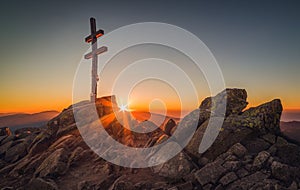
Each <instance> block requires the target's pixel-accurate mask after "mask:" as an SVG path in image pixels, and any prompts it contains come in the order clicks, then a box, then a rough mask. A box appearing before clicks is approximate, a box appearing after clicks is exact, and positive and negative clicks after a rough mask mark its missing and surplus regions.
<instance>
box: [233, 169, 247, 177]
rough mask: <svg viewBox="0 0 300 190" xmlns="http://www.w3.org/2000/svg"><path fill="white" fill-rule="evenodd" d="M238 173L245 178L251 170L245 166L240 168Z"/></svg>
mask: <svg viewBox="0 0 300 190" xmlns="http://www.w3.org/2000/svg"><path fill="white" fill-rule="evenodd" d="M236 174H237V175H238V176H239V178H243V177H245V176H247V175H248V174H249V172H248V171H247V170H245V169H244V168H241V169H239V170H238V171H237V172H236Z"/></svg>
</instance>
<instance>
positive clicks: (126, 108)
mask: <svg viewBox="0 0 300 190" xmlns="http://www.w3.org/2000/svg"><path fill="white" fill-rule="evenodd" d="M119 108H120V111H122V112H124V111H130V109H129V108H128V104H126V105H123V104H121V105H120V106H119Z"/></svg>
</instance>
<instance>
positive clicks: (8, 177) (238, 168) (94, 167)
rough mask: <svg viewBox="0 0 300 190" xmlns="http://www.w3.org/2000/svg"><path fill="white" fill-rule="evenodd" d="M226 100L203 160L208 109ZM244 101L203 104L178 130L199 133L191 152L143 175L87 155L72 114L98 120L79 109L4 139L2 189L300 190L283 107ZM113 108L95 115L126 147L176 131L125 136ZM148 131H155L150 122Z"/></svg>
mask: <svg viewBox="0 0 300 190" xmlns="http://www.w3.org/2000/svg"><path fill="white" fill-rule="evenodd" d="M226 96H227V106H226V114H225V116H226V118H225V120H224V123H223V126H222V128H221V129H220V133H219V135H218V137H217V139H216V141H215V142H214V143H213V145H212V146H211V147H210V148H209V149H208V150H207V151H205V152H204V153H202V154H200V153H198V148H199V144H200V142H201V139H202V137H203V135H204V132H205V130H206V127H207V124H208V119H209V118H210V116H211V110H212V108H213V109H214V111H216V110H218V105H219V104H220V103H221V102H223V101H224V98H225V97H226ZM246 98H247V93H246V91H245V90H242V89H227V90H226V91H223V92H221V93H220V94H218V95H217V96H215V97H213V98H206V99H205V100H204V101H203V102H202V103H201V105H200V107H199V109H198V110H195V111H193V112H191V113H190V114H188V115H187V116H186V117H185V118H183V119H182V120H181V121H180V123H179V124H180V125H182V126H184V127H189V126H190V125H192V124H196V125H197V126H198V127H197V130H196V132H195V134H194V136H193V137H192V139H191V141H190V142H189V143H188V145H187V146H186V147H185V148H184V149H183V150H182V151H181V152H180V153H179V154H177V155H176V156H175V157H174V158H172V159H171V160H169V161H168V162H166V163H164V164H161V165H159V166H154V167H151V168H144V169H131V168H124V167H120V166H117V165H114V164H111V163H109V162H106V161H105V160H103V159H102V158H100V157H99V156H98V155H97V154H95V153H94V152H93V151H92V150H90V148H89V147H88V146H87V145H86V143H85V142H84V141H83V139H82V137H81V135H80V133H79V131H78V129H77V127H76V123H75V120H74V115H73V114H74V111H73V110H76V111H77V112H80V113H81V115H82V116H84V117H85V121H86V123H85V125H84V126H85V127H87V128H92V127H94V126H93V125H94V122H95V121H94V120H95V118H93V117H91V116H90V115H89V106H90V105H89V103H88V102H81V103H79V104H76V105H73V106H70V107H69V108H67V109H65V110H64V111H63V112H62V113H61V114H60V115H58V116H57V117H55V118H54V119H52V120H51V121H49V122H48V127H47V129H45V130H43V129H41V130H32V131H31V130H30V129H28V130H20V131H19V132H18V133H17V134H15V135H11V134H8V133H7V134H5V133H3V136H1V137H0V176H1V181H0V187H1V188H2V189H45V190H50V189H82V190H83V189H110V190H117V189H118V190H121V189H122V190H127V189H128V190H129V189H130V190H140V189H141V190H142V189H149V190H150V189H153V190H164V189H169V190H192V189H199V190H200V189H205V190H206V189H207V190H208V189H218V190H221V189H266V190H268V189H270V190H271V189H283V190H284V189H290V190H297V189H300V146H299V143H298V142H296V141H293V140H291V139H289V138H287V137H285V136H284V135H283V134H282V132H281V131H280V126H279V124H280V116H281V112H282V105H281V102H280V100H278V99H275V100H273V101H271V102H268V103H265V104H262V105H260V106H258V107H255V108H250V109H248V110H246V111H243V110H244V109H245V107H246V106H247V100H246ZM114 104H115V103H114V101H113V97H104V98H100V99H98V100H97V102H96V107H97V112H98V115H99V117H100V119H101V121H103V122H106V123H107V124H106V129H105V130H106V131H107V132H108V133H109V134H110V135H111V136H112V137H113V138H114V139H116V140H118V141H119V142H121V143H123V144H126V145H128V146H132V147H151V146H154V145H156V144H160V143H161V142H164V141H165V140H166V139H168V138H169V137H170V136H172V134H173V133H174V131H175V130H176V127H177V126H178V125H179V124H178V123H176V122H174V120H171V119H170V120H169V121H168V122H166V124H165V125H164V126H162V127H160V128H158V129H157V130H155V131H153V132H151V133H148V134H143V133H128V131H127V129H124V128H123V127H122V125H120V123H118V121H117V120H116V119H115V118H114V117H113V118H112V120H110V119H109V120H108V118H109V117H108V116H109V115H111V114H112V106H113V105H114ZM73 108H76V109H73ZM199 110H200V112H199ZM199 113H200V115H198V114H199ZM196 114H197V115H196ZM214 117H219V116H214ZM195 118H196V119H195ZM131 123H132V125H133V126H134V127H141V128H143V127H147V126H140V125H139V124H138V122H136V121H134V120H132V121H131ZM147 125H151V126H153V125H155V124H153V123H151V122H149V123H147ZM148 127H149V126H148ZM91 135H92V134H91ZM178 138H180V137H178ZM116 151H118V150H116ZM152 154H155V153H152ZM115 159H118V158H115ZM145 161H146V162H147V161H148V160H145ZM120 162H122V160H120Z"/></svg>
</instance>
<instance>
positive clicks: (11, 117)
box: [0, 111, 59, 132]
mask: <svg viewBox="0 0 300 190" xmlns="http://www.w3.org/2000/svg"><path fill="white" fill-rule="evenodd" d="M58 114H59V112H57V111H43V112H39V113H34V114H27V113H0V128H1V127H9V128H10V130H11V131H12V132H14V131H15V130H17V129H21V128H25V127H42V126H44V125H45V124H46V123H47V121H49V120H50V119H52V118H53V117H55V116H57V115H58Z"/></svg>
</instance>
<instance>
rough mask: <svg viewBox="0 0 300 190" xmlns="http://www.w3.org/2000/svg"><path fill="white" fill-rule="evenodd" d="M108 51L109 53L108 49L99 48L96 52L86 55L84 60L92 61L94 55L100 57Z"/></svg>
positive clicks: (104, 47)
mask: <svg viewBox="0 0 300 190" xmlns="http://www.w3.org/2000/svg"><path fill="white" fill-rule="evenodd" d="M106 51H107V47H106V46H102V47H100V48H98V49H97V50H96V51H95V52H90V53H88V54H86V55H84V58H85V59H90V58H92V57H93V54H96V55H99V54H101V53H104V52H106Z"/></svg>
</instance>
